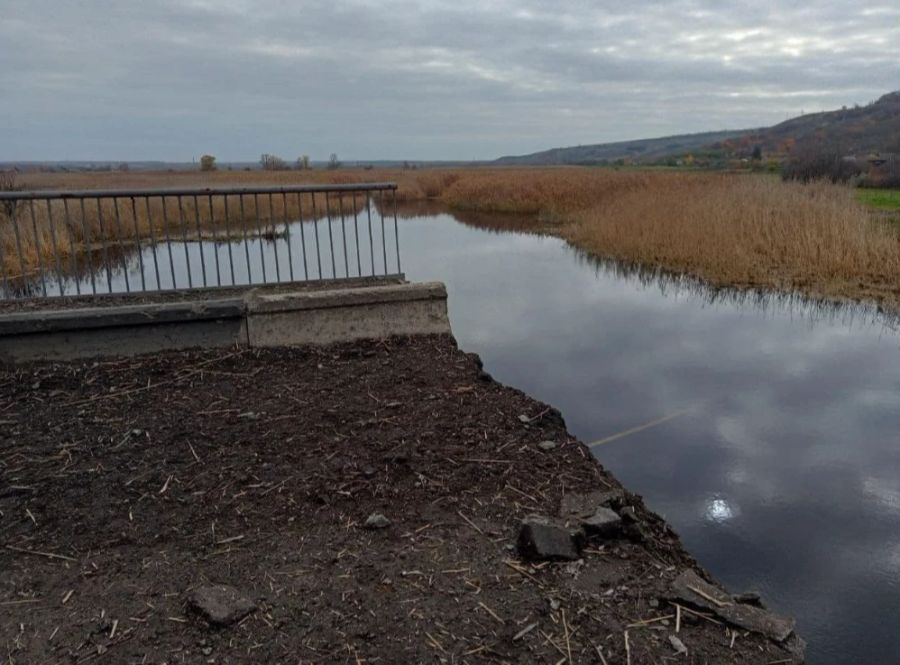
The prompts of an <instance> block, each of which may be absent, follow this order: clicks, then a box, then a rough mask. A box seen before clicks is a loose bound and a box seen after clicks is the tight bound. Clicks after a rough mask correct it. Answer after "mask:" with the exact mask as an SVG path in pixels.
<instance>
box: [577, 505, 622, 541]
mask: <svg viewBox="0 0 900 665" xmlns="http://www.w3.org/2000/svg"><path fill="white" fill-rule="evenodd" d="M621 527H622V518H621V517H619V516H618V515H617V514H616V513H615V512H614V511H612V510H610V509H609V508H604V507H603V506H600V507H599V508H597V509H596V510H595V511H594V514H593V515H591V516H590V517H588V518H585V519H583V520H581V528H582V529H584V532H585V533H586V534H587V535H589V536H600V537H602V538H611V537H613V536H616V535H618V534H619V532H620V531H621Z"/></svg>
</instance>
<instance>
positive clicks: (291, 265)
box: [272, 192, 303, 282]
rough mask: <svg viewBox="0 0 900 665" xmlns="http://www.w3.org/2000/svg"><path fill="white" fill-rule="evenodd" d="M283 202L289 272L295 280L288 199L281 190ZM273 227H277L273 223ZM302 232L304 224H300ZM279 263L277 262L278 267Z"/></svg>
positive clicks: (292, 279)
mask: <svg viewBox="0 0 900 665" xmlns="http://www.w3.org/2000/svg"><path fill="white" fill-rule="evenodd" d="M281 202H282V203H283V204H284V242H285V244H286V245H287V255H288V274H289V275H290V278H291V281H292V282H293V281H294V252H293V251H291V232H290V229H289V228H288V200H287V193H285V192H281ZM272 228H273V229H274V228H275V225H274V224H273V225H272ZM300 233H303V224H301V225H300ZM277 265H278V264H276V267H277Z"/></svg>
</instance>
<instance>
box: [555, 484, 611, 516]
mask: <svg viewBox="0 0 900 665" xmlns="http://www.w3.org/2000/svg"><path fill="white" fill-rule="evenodd" d="M624 498H625V493H624V492H623V491H622V490H605V491H596V492H588V493H587V494H566V495H564V496H563V498H562V502H560V506H559V515H560V517H563V518H566V519H569V518H579V517H589V516H590V515H593V514H594V511H596V510H597V508H598V507H600V506H605V507H609V506H617V505H620V504H621V502H622V500H623V499H624Z"/></svg>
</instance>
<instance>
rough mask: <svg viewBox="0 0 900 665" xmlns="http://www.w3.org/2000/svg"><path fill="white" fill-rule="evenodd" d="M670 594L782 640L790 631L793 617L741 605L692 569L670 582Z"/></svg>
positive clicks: (733, 622)
mask: <svg viewBox="0 0 900 665" xmlns="http://www.w3.org/2000/svg"><path fill="white" fill-rule="evenodd" d="M672 594H673V595H672V598H673V599H674V600H680V601H681V602H683V603H687V604H690V605H693V606H695V607H700V608H702V609H705V610H709V611H710V612H712V613H713V614H715V615H716V616H718V617H719V618H721V619H724V620H725V621H727V622H728V623H730V624H732V625H734V626H737V627H738V628H743V629H744V630H749V631H751V632H754V633H760V634H762V635H765V636H766V637H768V638H769V639H771V640H774V641H775V642H784V641H785V640H786V639H787V638H788V637H789V636H790V635H791V634H792V633H793V632H794V620H793V619H789V618H785V617H780V616H778V615H777V614H773V613H772V612H768V611H767V610H764V609H761V608H759V607H754V606H752V605H742V604H740V603H737V602H735V600H734V599H733V598H732V597H731V596H729V595H728V594H727V593H725V592H724V591H722V590H721V589H719V588H718V587H714V586H713V585H712V584H709V583H708V582H706V581H705V580H703V579H702V578H701V577H700V576H699V575H698V574H697V573H695V572H694V571H693V570H685V571H684V572H683V573H681V574H680V575H679V576H678V577H677V578H676V579H675V581H674V582H673V583H672Z"/></svg>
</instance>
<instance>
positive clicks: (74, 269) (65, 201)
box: [63, 199, 81, 296]
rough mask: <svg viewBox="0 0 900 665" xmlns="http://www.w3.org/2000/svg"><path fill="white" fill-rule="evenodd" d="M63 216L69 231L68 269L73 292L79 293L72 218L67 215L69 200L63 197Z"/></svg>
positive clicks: (79, 285)
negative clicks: (73, 284)
mask: <svg viewBox="0 0 900 665" xmlns="http://www.w3.org/2000/svg"><path fill="white" fill-rule="evenodd" d="M63 218H64V219H65V220H66V230H67V231H68V232H69V233H68V235H69V269H70V271H71V272H72V279H73V280H74V282H75V293H76V294H77V295H79V296H80V295H81V280H80V279H78V260H77V258H76V254H77V252H76V251H75V232H74V231H73V230H72V220H71V218H70V217H69V200H68V199H63Z"/></svg>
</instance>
